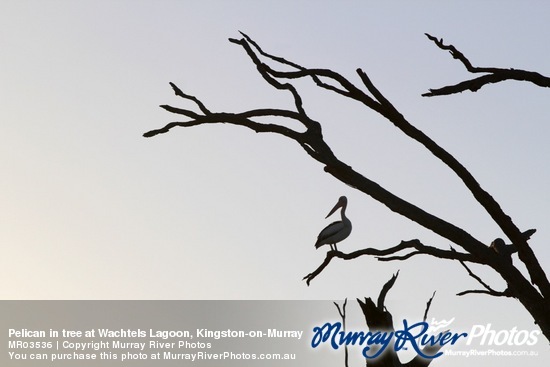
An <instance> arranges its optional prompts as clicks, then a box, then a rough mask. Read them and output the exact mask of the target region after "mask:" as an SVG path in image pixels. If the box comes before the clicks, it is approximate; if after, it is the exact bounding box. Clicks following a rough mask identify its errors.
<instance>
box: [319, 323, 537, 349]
mask: <svg viewBox="0 0 550 367" xmlns="http://www.w3.org/2000/svg"><path fill="white" fill-rule="evenodd" d="M453 321H454V318H453V319H451V320H449V321H446V320H442V321H439V322H437V321H435V320H432V323H431V324H428V323H427V322H417V323H414V324H411V323H409V322H408V321H407V320H403V328H402V329H401V330H395V331H344V330H342V323H340V322H334V323H330V322H327V323H325V324H324V325H323V326H316V327H314V328H313V337H312V339H311V347H312V348H317V347H318V346H320V345H321V344H328V345H329V346H330V347H332V348H333V349H335V350H336V349H339V348H340V347H343V346H349V345H353V346H360V347H362V348H363V349H362V353H361V354H362V355H363V357H365V358H368V359H373V358H376V357H378V356H380V355H381V354H382V353H384V351H385V350H386V349H387V348H388V347H390V346H393V349H394V351H396V352H398V351H400V350H401V349H404V350H406V349H409V348H412V349H414V351H415V352H416V353H417V354H418V355H419V356H421V357H423V358H427V359H433V358H437V357H440V356H441V355H443V351H438V352H436V353H434V354H427V352H426V350H429V348H428V349H424V348H425V347H438V346H439V347H443V346H445V345H454V344H455V343H457V342H459V341H464V342H465V343H466V345H471V343H472V342H474V341H477V342H479V343H480V345H504V344H507V345H514V346H520V345H534V344H536V342H537V341H538V339H537V336H538V335H539V334H540V331H538V330H533V331H527V330H517V328H515V327H514V328H512V329H511V330H499V331H496V330H493V329H491V324H487V325H474V326H473V327H472V330H471V331H470V333H465V332H464V333H454V332H451V331H450V330H449V329H448V326H449V325H450V324H451V323H452V322H453ZM440 329H444V330H443V331H440V332H437V331H438V330H440ZM486 343H487V344H486ZM437 350H439V348H437Z"/></svg>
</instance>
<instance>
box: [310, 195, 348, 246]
mask: <svg viewBox="0 0 550 367" xmlns="http://www.w3.org/2000/svg"><path fill="white" fill-rule="evenodd" d="M347 206H348V199H347V198H346V197H345V196H341V197H340V199H339V200H338V202H337V203H336V205H335V206H334V208H332V210H331V211H330V213H328V215H327V216H326V217H325V218H328V217H330V216H331V215H332V214H333V213H334V212H335V211H336V210H338V209H339V208H342V210H341V211H340V215H341V216H342V220H339V221H337V222H334V223H331V224H329V225H328V226H326V227H325V229H323V230H322V231H321V233H319V236H317V242H315V248H319V247H321V246H323V245H330V249H331V250H334V251H338V249H337V248H336V244H337V243H338V242H340V241H343V240H345V239H346V238H347V237H348V236H349V234H350V233H351V221H350V220H349V219H348V218H347V217H346V207H347ZM333 246H334V247H333Z"/></svg>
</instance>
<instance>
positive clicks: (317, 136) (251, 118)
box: [144, 33, 550, 340]
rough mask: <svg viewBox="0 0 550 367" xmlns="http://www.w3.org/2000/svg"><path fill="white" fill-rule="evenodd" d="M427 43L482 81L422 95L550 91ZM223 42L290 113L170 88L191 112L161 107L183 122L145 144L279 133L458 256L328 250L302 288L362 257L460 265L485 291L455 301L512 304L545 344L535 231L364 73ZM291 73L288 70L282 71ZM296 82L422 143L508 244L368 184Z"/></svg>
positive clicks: (410, 247)
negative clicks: (486, 89) (487, 299)
mask: <svg viewBox="0 0 550 367" xmlns="http://www.w3.org/2000/svg"><path fill="white" fill-rule="evenodd" d="M427 36H428V38H429V39H430V40H432V41H433V42H434V43H435V44H436V45H437V46H438V47H439V48H441V49H443V50H449V51H450V53H451V55H452V56H453V57H454V58H456V59H458V60H459V61H460V62H462V64H463V65H464V66H465V67H466V68H467V70H468V71H470V72H472V73H483V75H482V76H480V77H478V78H475V79H472V80H468V81H465V82H461V83H459V84H457V85H454V86H448V87H443V88H440V89H434V90H430V92H429V93H426V94H425V96H436V95H443V94H453V93H458V92H462V91H465V90H471V91H476V90H478V89H479V88H481V87H482V86H483V85H485V84H487V83H496V82H501V81H505V80H524V81H529V82H531V83H534V84H536V85H538V86H543V87H548V86H549V85H550V82H549V78H547V77H545V76H542V75H540V74H538V73H534V72H529V71H523V70H517V69H499V68H485V67H484V68H478V67H474V66H472V64H471V63H470V62H469V60H468V59H467V58H466V57H465V56H464V55H463V54H462V53H461V52H459V51H458V50H457V49H456V48H455V47H454V46H451V45H445V44H444V43H443V41H442V40H438V39H436V38H435V37H432V36H430V35H427ZM229 41H230V42H232V43H234V44H236V45H238V46H240V47H242V48H243V50H244V51H245V52H246V54H247V55H248V57H249V58H250V60H251V61H252V62H253V63H254V65H255V66H256V69H257V71H258V73H260V75H261V76H262V77H263V79H264V80H265V81H266V82H267V83H269V84H270V85H271V86H272V87H274V88H276V89H279V90H283V91H287V92H288V93H290V94H291V95H292V98H293V101H294V108H293V109H288V110H287V109H275V108H261V109H253V110H248V111H244V112H212V111H211V110H210V109H208V108H207V106H206V105H205V104H204V103H203V102H202V101H201V100H199V99H198V98H196V97H194V96H191V95H188V94H186V93H184V92H183V91H181V90H180V89H179V88H178V87H177V86H176V85H175V84H173V83H170V84H171V86H172V89H173V90H174V92H175V93H176V95H177V96H179V97H181V98H183V99H185V100H189V101H191V102H192V103H193V104H194V105H195V106H196V108H195V109H186V108H178V107H172V106H168V105H163V106H161V107H162V108H164V109H165V110H167V111H169V112H172V113H174V114H177V115H181V116H184V117H186V118H187V119H186V120H185V121H176V122H171V123H169V124H167V125H165V126H164V127H162V128H160V129H156V130H151V131H149V132H147V133H145V134H144V136H145V137H152V136H155V135H158V134H162V133H167V132H169V131H170V130H171V129H173V128H175V127H191V126H197V125H203V124H216V123H225V124H232V125H237V126H243V127H246V128H249V129H251V130H253V131H255V132H257V133H273V134H279V135H282V136H284V137H286V138H289V139H292V140H294V141H295V142H296V143H298V144H299V145H300V146H301V147H302V148H303V149H304V150H305V152H306V153H307V154H308V155H309V156H310V157H312V158H313V159H315V160H316V161H318V162H319V163H321V164H322V165H323V166H324V170H325V171H326V172H327V173H329V174H330V175H332V176H334V177H335V178H336V179H338V180H340V181H341V182H343V183H345V184H347V185H348V186H351V187H353V188H355V189H357V190H359V191H361V192H363V193H365V194H367V195H369V196H371V197H372V198H374V199H375V200H377V201H379V202H381V203H382V204H384V205H385V206H386V207H388V208H389V209H390V210H392V211H394V212H395V213H398V214H400V215H402V216H405V217H406V218H408V219H410V220H412V221H414V222H416V223H418V224H420V225H421V226H423V227H425V228H427V229H429V230H431V231H433V232H435V233H437V234H438V235H440V236H441V237H443V238H444V239H446V240H448V241H451V242H452V243H453V244H454V245H456V247H457V248H459V249H460V250H457V249H455V248H453V247H451V248H449V249H442V248H438V247H435V246H430V245H427V244H424V243H422V242H421V241H420V240H418V239H412V240H404V241H402V242H401V243H400V244H398V245H396V246H393V247H389V248H387V249H383V250H380V249H373V248H367V249H363V250H359V251H355V252H352V253H349V254H346V253H342V252H340V251H330V252H329V253H328V254H327V257H326V258H325V260H324V262H323V263H322V264H321V265H320V266H319V267H318V268H317V269H316V270H314V271H313V272H312V273H310V274H308V275H307V276H306V277H305V278H304V279H305V280H306V282H307V284H309V283H310V282H311V281H312V280H313V279H314V278H315V277H316V276H317V275H319V274H320V273H321V272H322V271H323V269H324V268H325V267H326V266H328V264H329V263H330V262H331V260H332V259H334V258H341V259H353V258H357V257H359V256H363V255H374V256H377V257H378V259H379V260H383V261H391V260H405V259H407V258H410V257H412V256H416V255H419V254H424V255H430V256H433V257H436V258H439V259H447V260H453V261H459V262H460V263H461V264H462V265H463V266H464V267H465V268H466V269H467V271H468V274H469V275H470V276H472V277H474V278H475V279H476V280H477V281H478V282H479V283H480V284H481V285H482V286H483V289H479V290H467V291H464V292H461V293H460V294H467V293H483V294H487V295H491V296H495V297H513V298H516V299H517V300H519V302H521V304H522V305H523V306H524V307H525V309H526V310H527V311H528V312H529V313H530V314H531V315H532V317H533V318H534V320H535V322H536V323H537V324H538V326H539V327H540V328H541V330H542V332H543V333H544V335H545V336H546V338H547V339H549V340H550V283H549V282H548V279H547V277H546V274H545V272H544V271H543V269H542V268H541V266H540V264H539V262H538V260H537V258H536V256H535V254H534V253H533V251H532V249H531V247H530V246H529V244H528V239H529V238H530V236H531V235H532V234H533V233H534V230H527V231H524V230H520V229H519V228H518V227H517V226H516V224H514V222H513V221H512V218H511V217H510V216H509V215H508V214H507V213H505V212H504V211H503V209H502V208H501V207H500V205H499V203H498V202H497V201H496V200H495V199H494V198H493V197H492V196H491V195H490V194H489V193H488V192H487V191H485V190H484V189H483V188H482V186H481V185H480V184H479V183H478V182H477V180H476V179H475V178H474V177H473V176H472V174H471V173H470V172H469V171H468V170H467V169H466V168H465V167H464V166H463V165H462V164H461V163H460V162H459V161H458V160H456V159H455V158H454V157H453V156H452V155H451V154H450V153H449V152H447V151H446V150H445V149H443V148H442V147H441V146H440V145H438V144H437V143H436V142H435V141H433V140H432V139H431V138H429V137H428V136H427V135H426V134H424V133H423V132H422V131H420V130H419V129H417V128H416V127H415V126H414V125H412V124H411V123H410V122H409V121H408V120H407V119H406V118H405V116H403V115H402V114H401V113H400V112H399V110H398V109H397V108H396V107H394V106H393V104H392V103H391V102H390V101H389V100H388V99H387V98H386V97H385V96H384V95H383V94H382V93H381V92H380V90H379V89H378V88H377V87H376V86H375V85H374V84H373V82H372V81H371V80H370V78H369V77H368V75H367V73H366V72H364V71H363V70H361V69H357V75H358V77H359V81H360V83H359V84H354V83H352V82H351V81H350V80H348V79H346V78H345V77H343V76H342V75H341V74H339V73H337V72H335V71H333V70H330V69H318V68H307V67H304V66H301V65H299V64H297V63H294V62H292V61H289V60H286V59H285V58H282V57H278V56H275V55H271V54H269V53H267V52H265V51H263V50H262V48H260V46H259V45H258V44H257V43H256V42H255V41H254V40H253V39H251V38H250V37H249V36H247V35H246V34H244V33H242V38H240V39H229ZM272 65H280V66H282V67H284V68H285V71H283V70H280V69H277V68H276V67H275V66H272ZM289 68H290V71H288V69H289ZM302 78H311V80H312V81H313V82H314V83H315V84H316V85H317V86H318V87H319V88H323V89H326V90H327V91H330V92H333V93H336V94H338V95H340V96H344V97H346V98H349V99H351V100H354V101H356V102H358V103H360V104H362V105H364V106H365V107H366V108H369V109H371V110H373V111H375V112H377V113H378V114H380V115H381V116H382V117H384V118H385V119H386V120H387V121H388V122H390V123H392V124H393V125H394V126H395V127H397V128H398V129H399V130H401V132H403V133H404V134H405V135H406V136H408V137H409V138H411V139H414V140H416V141H417V142H418V143H420V144H422V145H423V146H424V147H425V148H426V149H427V150H428V151H429V152H430V153H431V154H433V155H434V156H435V157H437V158H438V159H439V160H440V161H441V162H442V163H443V164H444V165H446V166H447V167H448V168H450V169H451V170H452V171H453V172H454V173H455V174H456V176H458V178H459V179H460V180H461V181H462V182H463V184H464V185H465V186H466V188H467V189H468V190H469V191H470V193H471V194H472V195H473V197H474V198H475V200H476V201H477V202H478V203H479V205H481V206H482V207H483V208H484V209H485V211H486V212H487V213H488V214H489V215H490V217H491V218H492V220H493V221H494V222H495V223H496V224H497V225H498V226H499V227H500V229H501V230H502V231H503V233H504V234H505V235H506V237H507V238H508V240H509V242H510V243H509V244H508V245H506V243H505V242H504V240H498V241H496V242H495V246H492V247H490V246H488V245H487V244H485V243H483V242H482V241H480V240H479V239H477V238H474V237H473V236H472V235H471V234H470V233H468V232H467V231H466V230H464V229H462V228H460V227H458V226H456V225H454V224H452V223H450V222H448V221H445V220H444V219H442V218H439V217H437V216H435V215H433V214H431V213H429V212H427V211H426V210H424V209H422V208H420V207H418V206H416V205H414V204H412V203H410V202H408V201H406V200H404V199H402V198H401V197H399V196H397V195H395V194H394V193H392V192H390V191H389V190H387V189H385V188H384V187H382V186H380V185H379V184H377V183H376V182H375V181H374V180H373V179H372V178H370V177H366V176H364V175H363V174H361V173H359V172H357V171H356V170H354V169H353V168H352V167H350V166H349V165H347V164H346V163H345V162H343V161H341V160H340V159H339V158H338V157H337V156H336V154H335V153H334V152H333V151H332V149H331V148H330V146H329V145H328V144H327V143H326V142H325V140H324V138H323V133H322V132H323V131H322V126H321V124H320V123H319V122H318V121H315V120H314V119H312V118H311V117H310V116H309V115H308V113H307V112H306V110H305V108H304V106H303V103H302V97H301V95H300V93H299V92H298V90H297V88H296V87H295V86H294V85H293V84H292V83H291V81H292V80H297V79H302ZM266 117H275V118H278V117H284V118H286V119H290V120H294V121H295V122H298V123H299V124H300V125H301V126H303V128H304V129H305V130H304V131H297V130H295V129H291V128H289V127H287V126H284V125H282V124H278V123H263V122H258V118H262V119H263V118H266ZM502 246H510V247H509V249H512V251H499V248H501V249H506V250H507V249H508V247H502ZM497 247H498V248H497ZM404 252H405V253H404ZM512 252H517V254H518V256H519V259H520V260H521V261H522V262H523V264H524V265H525V267H526V268H527V270H528V276H526V275H524V274H523V273H522V272H521V271H519V270H518V268H517V267H516V266H515V265H514V264H513V263H512V262H511V261H510V255H511V253H512ZM467 263H475V264H481V265H485V266H487V267H488V268H491V269H493V270H494V271H495V272H497V273H498V274H499V275H500V276H501V277H502V279H503V280H504V281H505V282H506V284H507V287H506V289H504V290H500V291H498V290H494V289H493V288H491V287H490V286H489V285H487V284H486V283H485V282H483V280H482V279H481V278H480V277H479V276H477V275H475V274H474V273H473V272H472V271H471V270H470V269H469V268H468V266H467V265H466V264H467Z"/></svg>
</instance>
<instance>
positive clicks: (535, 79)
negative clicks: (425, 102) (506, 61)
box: [422, 33, 550, 97]
mask: <svg viewBox="0 0 550 367" xmlns="http://www.w3.org/2000/svg"><path fill="white" fill-rule="evenodd" d="M426 37H428V38H429V39H430V40H431V41H433V42H434V43H435V44H436V45H437V47H439V48H440V49H442V50H448V51H449V52H450V54H451V55H452V56H453V58H455V59H457V60H459V61H460V62H461V63H462V64H463V65H464V67H466V70H468V71H469V72H470V73H488V74H487V75H483V76H480V77H478V78H475V79H471V80H466V81H463V82H461V83H458V84H455V85H450V86H446V87H442V88H439V89H430V91H429V92H428V93H424V94H422V96H423V97H433V96H442V95H450V94H456V93H462V92H464V91H466V90H470V91H472V92H476V91H478V90H479V89H480V88H481V87H483V86H484V85H486V84H491V83H499V82H502V81H505V80H518V81H527V82H531V83H533V84H535V85H538V86H539V87H546V88H548V87H550V78H549V77H546V76H544V75H541V74H539V73H537V72H533V71H526V70H520V69H502V68H487V67H475V66H473V65H472V63H471V62H470V60H468V59H467V58H466V56H464V54H463V53H462V52H460V51H459V50H457V49H456V47H454V46H453V45H445V44H444V43H443V39H437V38H436V37H433V36H431V35H429V34H428V33H426Z"/></svg>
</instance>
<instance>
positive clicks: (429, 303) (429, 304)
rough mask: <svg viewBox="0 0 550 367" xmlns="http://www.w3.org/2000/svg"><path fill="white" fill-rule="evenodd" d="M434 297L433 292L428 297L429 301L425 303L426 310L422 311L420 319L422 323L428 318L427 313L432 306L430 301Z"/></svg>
mask: <svg viewBox="0 0 550 367" xmlns="http://www.w3.org/2000/svg"><path fill="white" fill-rule="evenodd" d="M434 297H435V291H434V293H433V294H432V296H431V297H430V299H429V300H428V303H426V310H425V311H424V317H423V318H422V321H424V322H426V319H427V318H428V312H429V311H430V307H431V306H432V301H433V300H434Z"/></svg>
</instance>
